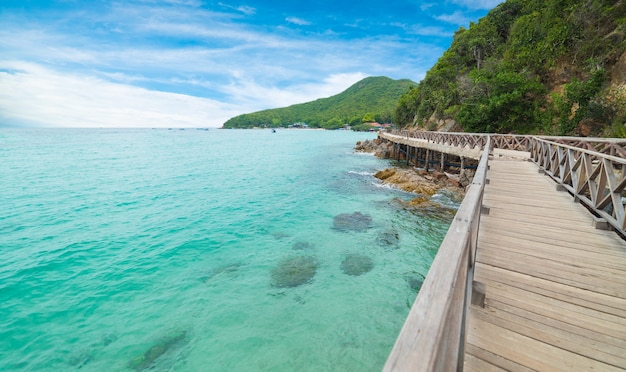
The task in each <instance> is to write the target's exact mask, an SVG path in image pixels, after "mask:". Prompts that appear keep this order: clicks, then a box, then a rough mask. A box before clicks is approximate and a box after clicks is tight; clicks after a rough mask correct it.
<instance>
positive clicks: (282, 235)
mask: <svg viewBox="0 0 626 372" xmlns="http://www.w3.org/2000/svg"><path fill="white" fill-rule="evenodd" d="M272 236H273V237H274V239H276V240H281V239H284V238H289V237H291V235H289V234H285V233H283V232H280V231H278V232H275V233H273V234H272Z"/></svg>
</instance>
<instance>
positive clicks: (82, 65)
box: [0, 0, 493, 127]
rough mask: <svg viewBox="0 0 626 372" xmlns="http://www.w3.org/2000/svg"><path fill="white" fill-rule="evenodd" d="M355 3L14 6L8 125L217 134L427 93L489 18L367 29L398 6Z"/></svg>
mask: <svg viewBox="0 0 626 372" xmlns="http://www.w3.org/2000/svg"><path fill="white" fill-rule="evenodd" d="M455 3H463V1H461V0H455ZM483 3H485V4H487V3H489V4H491V3H493V2H485V1H483ZM350 4H352V3H350ZM350 4H348V3H347V2H346V3H345V4H344V3H341V2H339V3H333V5H328V7H325V5H324V3H320V5H319V7H312V6H310V4H286V5H281V6H277V5H276V4H275V3H273V2H269V1H256V2H254V3H228V2H225V1H221V2H216V3H211V2H210V1H200V0H169V1H166V2H151V1H142V0H136V1H127V2H124V3H121V2H109V1H104V2H98V3H94V4H91V3H68V2H64V1H52V2H49V1H32V2H30V3H27V4H24V5H23V6H16V7H11V6H10V5H8V4H2V5H0V22H1V23H2V24H3V28H2V29H0V52H1V54H0V56H1V57H0V58H2V59H1V60H0V86H2V89H0V127H2V126H44V127H52V126H71V127H75V126H87V127H120V126H135V127H176V126H186V127H206V126H209V127H218V126H221V125H222V124H223V122H224V121H226V120H227V119H229V118H230V117H233V116H236V115H239V114H243V113H247V112H253V111H258V110H262V109H267V108H275V107H283V106H288V105H291V104H294V103H302V102H307V101H311V100H314V99H317V98H321V97H328V96H331V95H334V94H338V93H340V92H341V91H343V90H345V89H346V88H348V87H349V86H350V85H352V84H354V83H356V82H357V81H359V80H361V79H363V78H365V77H367V76H381V75H384V76H389V77H391V78H394V79H400V78H409V79H412V80H414V81H419V80H421V79H422V78H423V76H424V75H425V73H426V71H427V70H428V69H429V68H430V67H431V66H432V65H433V64H434V62H435V61H436V60H437V59H438V58H439V56H440V55H441V53H443V51H445V49H447V47H448V45H449V43H450V41H451V36H452V35H453V33H454V30H455V29H456V28H457V27H458V25H464V26H467V24H466V23H469V21H470V20H472V21H476V20H477V18H478V17H479V16H480V15H484V14H485V13H486V12H485V11H482V12H476V11H475V10H473V9H475V8H471V7H470V6H469V5H467V4H464V5H458V6H450V5H446V6H440V5H437V4H434V5H433V4H426V3H423V4H421V6H420V4H418V5H415V4H414V3H411V2H409V1H407V2H406V3H405V2H400V3H399V4H398V5H397V7H389V14H387V15H382V16H381V15H379V16H377V17H373V18H371V17H370V18H368V17H365V16H366V15H368V14H369V13H370V11H369V8H368V7H367V6H366V5H369V6H375V5H377V6H383V5H387V4H386V3H382V2H381V3H380V4H377V3H375V2H373V1H369V2H366V3H363V4H362V7H363V9H360V8H361V6H359V7H356V8H355V7H354V6H352V5H350Z"/></svg>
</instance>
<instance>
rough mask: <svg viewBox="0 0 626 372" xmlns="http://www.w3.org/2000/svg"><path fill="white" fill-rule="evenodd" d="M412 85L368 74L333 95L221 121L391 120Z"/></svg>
mask: <svg viewBox="0 0 626 372" xmlns="http://www.w3.org/2000/svg"><path fill="white" fill-rule="evenodd" d="M411 86H417V83H415V82H413V81H411V80H406V79H405V80H392V79H390V78H387V77H382V76H379V77H368V78H365V79H363V80H361V81H359V82H358V83H356V84H354V85H352V86H351V87H350V88H348V89H346V90H345V91H343V92H342V93H340V94H337V95H335V96H332V97H328V98H320V99H318V100H315V101H313V102H308V103H302V104H297V105H293V106H289V107H285V108H279V109H271V110H264V111H258V112H254V113H251V114H244V115H239V116H236V117H234V118H232V119H229V120H228V121H227V122H226V123H224V128H252V127H260V126H268V127H287V126H288V125H291V124H294V123H306V124H307V125H308V126H309V127H313V128H326V129H335V128H340V127H343V126H344V125H345V124H350V125H353V126H355V125H359V124H361V123H363V122H368V121H378V122H380V123H386V122H391V120H392V116H393V112H394V109H395V107H396V105H397V103H398V100H399V99H400V96H402V94H403V93H405V92H406V91H407V90H408V89H409V87H411Z"/></svg>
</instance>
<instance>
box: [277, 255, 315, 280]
mask: <svg viewBox="0 0 626 372" xmlns="http://www.w3.org/2000/svg"><path fill="white" fill-rule="evenodd" d="M317 266H318V263H317V260H316V259H315V257H312V256H296V257H290V258H285V259H283V260H282V261H280V262H279V263H278V265H277V266H276V267H275V268H274V269H273V270H272V285H273V286H274V287H297V286H299V285H301V284H304V283H307V282H309V281H310V280H311V279H312V278H313V276H315V273H316V272H317Z"/></svg>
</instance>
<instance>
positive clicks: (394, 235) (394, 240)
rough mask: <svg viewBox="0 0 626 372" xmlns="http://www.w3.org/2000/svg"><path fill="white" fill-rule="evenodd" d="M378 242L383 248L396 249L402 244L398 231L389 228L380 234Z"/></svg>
mask: <svg viewBox="0 0 626 372" xmlns="http://www.w3.org/2000/svg"><path fill="white" fill-rule="evenodd" d="M376 242H377V243H378V245H380V246H383V247H394V246H397V245H398V243H399V242H400V235H399V234H398V231H397V230H396V229H394V228H388V229H386V230H383V231H381V232H380V233H378V236H377V237H376Z"/></svg>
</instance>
